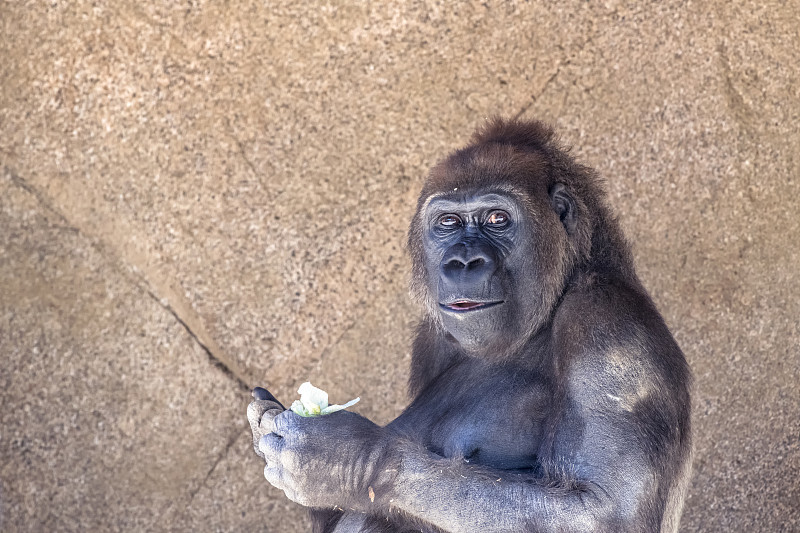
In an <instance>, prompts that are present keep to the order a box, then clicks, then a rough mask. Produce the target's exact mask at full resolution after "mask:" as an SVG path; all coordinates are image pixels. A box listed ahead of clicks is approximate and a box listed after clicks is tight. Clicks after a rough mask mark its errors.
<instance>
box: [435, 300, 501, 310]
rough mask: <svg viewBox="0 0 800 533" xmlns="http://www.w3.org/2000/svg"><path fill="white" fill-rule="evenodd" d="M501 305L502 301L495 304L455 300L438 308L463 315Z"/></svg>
mask: <svg viewBox="0 0 800 533" xmlns="http://www.w3.org/2000/svg"><path fill="white" fill-rule="evenodd" d="M501 303H503V301H502V300H499V301H496V302H475V301H472V300H457V301H455V302H451V303H449V304H439V306H440V307H441V308H443V309H445V310H447V311H455V312H457V313H463V312H465V311H476V310H478V309H486V308H487V307H494V306H495V305H500V304H501Z"/></svg>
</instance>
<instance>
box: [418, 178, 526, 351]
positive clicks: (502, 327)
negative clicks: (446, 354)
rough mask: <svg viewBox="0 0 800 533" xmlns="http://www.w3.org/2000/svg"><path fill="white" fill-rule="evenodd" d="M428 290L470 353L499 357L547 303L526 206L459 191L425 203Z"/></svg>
mask: <svg viewBox="0 0 800 533" xmlns="http://www.w3.org/2000/svg"><path fill="white" fill-rule="evenodd" d="M422 221H423V224H425V231H424V232H423V249H424V260H425V271H426V273H427V277H428V279H427V284H428V290H429V291H430V293H431V296H432V297H433V298H435V299H436V301H437V303H438V312H439V316H440V318H441V322H442V324H443V325H444V327H445V329H446V330H447V331H448V332H449V333H450V334H451V335H452V336H453V337H454V338H455V339H456V341H458V343H459V344H460V345H461V346H462V348H463V349H464V350H465V351H466V352H467V353H470V354H472V355H485V356H487V357H497V356H502V355H503V354H505V353H506V352H507V351H508V350H509V349H510V348H512V346H511V345H510V343H511V342H512V341H517V340H518V339H520V338H521V337H527V336H528V335H529V333H530V331H529V330H530V329H531V327H532V325H533V324H536V323H537V322H538V321H539V320H538V317H537V314H538V313H539V312H540V310H541V309H540V308H541V305H542V294H541V287H539V286H537V283H536V280H537V279H542V278H541V277H539V272H538V267H537V265H536V264H535V258H536V257H537V256H539V254H538V253H537V250H535V247H534V245H533V241H534V235H533V234H532V229H533V224H532V223H531V220H530V216H528V215H527V213H526V210H525V207H524V206H523V205H522V203H521V202H520V201H519V200H518V199H517V198H516V197H515V196H514V195H512V194H509V193H507V192H504V191H493V192H481V193H469V192H467V191H465V192H461V191H458V190H455V191H450V192H447V193H443V194H437V195H434V196H433V197H431V198H430V199H429V200H428V202H427V205H425V207H424V216H423V217H422Z"/></svg>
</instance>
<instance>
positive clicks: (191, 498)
mask: <svg viewBox="0 0 800 533" xmlns="http://www.w3.org/2000/svg"><path fill="white" fill-rule="evenodd" d="M241 433H242V431H241V430H238V431H236V432H235V433H234V434H233V436H232V437H231V438H230V439H228V443H227V444H226V445H225V448H224V449H223V450H222V452H220V454H219V455H218V456H217V459H216V460H215V461H214V463H213V464H212V465H211V468H209V469H208V472H206V475H205V476H204V477H203V480H202V481H201V482H200V483H199V484H198V485H197V487H196V488H195V489H194V490H192V491H191V492H190V493H189V501H188V504H187V507H188V506H190V505H191V504H192V502H193V501H194V498H195V496H197V493H199V492H200V491H201V490H202V489H203V488H204V487H205V486H206V484H207V483H208V480H209V479H211V475H212V474H213V473H214V471H215V470H216V469H217V466H219V464H220V463H221V462H222V460H223V459H224V458H225V457H227V456H228V453H229V452H230V450H231V448H233V445H234V444H236V441H237V440H239V435H241Z"/></svg>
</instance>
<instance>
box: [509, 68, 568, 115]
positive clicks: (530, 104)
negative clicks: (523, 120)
mask: <svg viewBox="0 0 800 533" xmlns="http://www.w3.org/2000/svg"><path fill="white" fill-rule="evenodd" d="M569 63H570V62H569V60H567V62H566V63H563V64H561V65H559V66H558V67H557V68H556V71H555V72H554V73H553V74H552V75H551V76H550V77H549V78H548V79H547V81H545V82H544V85H542V89H541V90H540V91H539V93H538V94H534V95H532V96H531V101H530V102H528V104H527V105H525V106H523V107H522V109H521V110H520V111H519V112H518V113H517V114H516V115H514V120H518V119H519V118H520V117H521V116H522V115H524V114H525V113H527V112H528V110H529V109H530V108H531V107H533V104H535V103H536V101H537V100H538V99H539V98H541V97H542V95H543V94H544V93H545V91H546V90H547V88H548V87H549V86H550V84H551V83H552V82H553V80H555V79H556V77H557V76H558V75H559V74H560V73H561V68H562V67H564V66H567V65H569Z"/></svg>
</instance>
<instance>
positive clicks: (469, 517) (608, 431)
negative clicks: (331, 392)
mask: <svg viewBox="0 0 800 533" xmlns="http://www.w3.org/2000/svg"><path fill="white" fill-rule="evenodd" d="M596 370H597V369H594V368H592V369H590V368H585V369H580V370H578V371H576V372H574V373H573V374H572V375H571V378H570V380H569V383H570V385H569V387H570V389H571V392H570V393H568V397H567V399H566V400H567V401H566V402H564V404H565V405H566V406H567V407H566V409H565V410H564V411H562V412H561V413H560V414H559V415H558V419H557V420H554V421H553V426H554V428H553V429H554V434H553V440H552V442H551V443H550V444H549V446H551V450H550V451H549V452H548V453H547V454H546V456H545V457H543V458H542V462H543V470H544V472H543V473H539V474H537V475H536V476H534V475H519V474H517V475H515V474H512V473H510V472H504V471H500V470H493V469H486V468H482V467H480V466H474V465H471V464H467V463H465V462H463V461H461V460H451V459H444V458H440V457H437V456H435V455H433V454H431V453H430V452H428V451H426V450H424V449H422V448H421V447H418V446H414V445H409V444H406V445H405V446H404V448H405V449H403V450H402V451H400V455H401V456H402V467H401V469H400V473H399V475H398V478H397V479H396V481H395V483H394V486H393V495H392V498H391V500H392V502H391V505H392V506H393V507H396V508H397V509H399V510H401V511H403V512H404V513H407V514H410V515H413V516H415V517H417V518H419V519H422V520H424V521H426V522H429V523H431V524H434V525H436V526H438V527H440V528H442V529H444V530H446V531H451V532H462V531H463V532H468V531H486V532H508V531H537V532H539V531H540V532H549V531H553V532H555V531H559V532H571V531H575V532H578V531H617V530H618V531H658V529H659V528H658V524H659V522H660V516H647V515H648V514H652V513H653V512H654V511H655V512H656V513H658V511H657V510H655V509H652V508H650V507H649V504H650V503H652V502H653V501H654V500H655V499H656V494H655V491H656V490H657V489H658V487H657V486H656V483H655V482H654V480H655V479H658V475H657V474H656V472H655V471H654V470H653V468H652V466H650V463H649V462H648V460H647V451H646V450H645V449H643V448H642V447H641V445H640V444H639V443H638V439H637V438H636V436H637V435H639V434H641V430H640V428H639V427H637V426H638V425H639V423H640V422H642V421H637V420H636V419H635V418H634V416H633V415H632V414H629V413H626V412H625V409H626V408H627V407H628V406H626V405H621V404H622V402H621V401H618V400H617V399H620V398H630V397H631V396H632V395H633V394H639V393H641V392H643V391H635V390H634V389H633V388H632V387H619V386H615V387H614V388H607V387H604V386H602V385H601V386H598V385H596V383H597V381H598V373H597V371H596ZM605 371H606V376H605V377H606V378H608V380H607V381H606V385H608V384H609V383H610V380H613V379H614V377H613V376H612V373H613V369H610V368H606V369H605ZM577 389H580V390H577ZM609 391H613V392H614V393H615V394H611V392H609ZM617 395H619V396H617ZM611 396H614V398H612V397H611ZM644 422H645V423H647V421H644ZM543 451H544V450H543ZM665 481H666V480H665ZM654 523H655V527H653V524H654Z"/></svg>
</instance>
